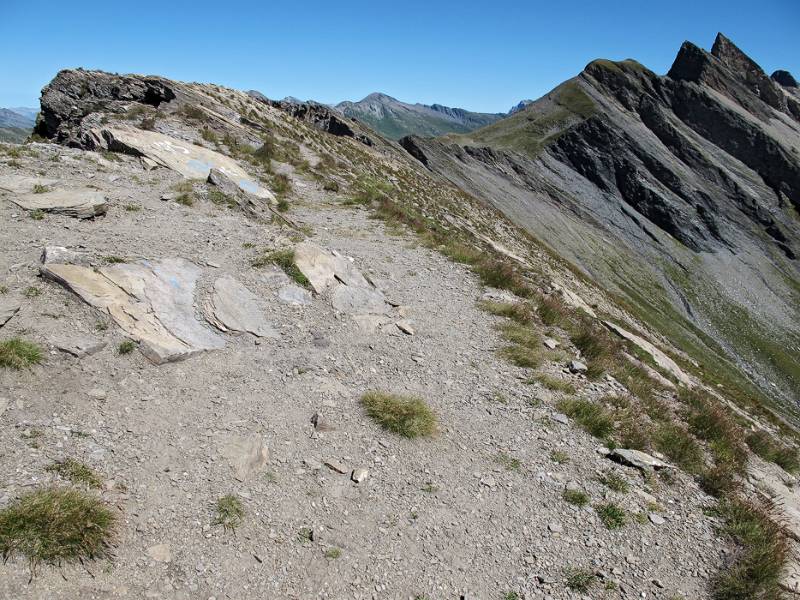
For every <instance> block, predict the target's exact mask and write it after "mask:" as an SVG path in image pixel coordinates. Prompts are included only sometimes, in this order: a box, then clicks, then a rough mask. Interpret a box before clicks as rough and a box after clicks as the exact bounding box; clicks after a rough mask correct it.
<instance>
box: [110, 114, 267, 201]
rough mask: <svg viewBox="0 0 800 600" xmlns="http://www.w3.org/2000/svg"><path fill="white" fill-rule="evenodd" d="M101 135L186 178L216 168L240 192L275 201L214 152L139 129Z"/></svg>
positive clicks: (117, 147) (119, 147) (113, 146)
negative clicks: (240, 190) (236, 186)
mask: <svg viewBox="0 0 800 600" xmlns="http://www.w3.org/2000/svg"><path fill="white" fill-rule="evenodd" d="M101 135H102V137H103V138H105V140H106V141H107V142H108V145H109V148H110V149H112V150H122V151H126V152H129V153H133V154H138V155H141V156H144V157H146V158H148V159H150V160H152V161H153V162H155V163H157V164H159V165H161V166H163V167H167V168H168V169H172V170H173V171H177V172H178V173H180V174H181V175H183V176H184V177H186V178H187V179H207V178H208V175H209V173H210V172H211V169H216V170H217V171H219V172H221V173H223V174H225V175H226V176H227V177H229V178H230V179H231V180H232V181H233V182H234V183H236V185H238V186H239V188H240V189H242V190H243V191H245V192H247V193H249V194H253V195H254V196H257V197H259V198H263V199H265V200H270V201H271V200H274V199H275V196H274V194H273V193H272V192H271V191H269V190H268V189H267V188H265V187H263V186H261V185H260V184H259V183H258V181H257V180H256V179H255V178H253V177H251V176H250V175H248V174H247V172H246V171H245V170H244V169H243V168H242V167H241V166H239V163H237V162H236V161H235V160H233V159H232V158H230V157H228V156H225V155H224V154H220V153H219V152H215V151H214V150H210V149H208V148H203V147H202V146H197V145H195V144H192V143H190V142H185V141H183V140H179V139H176V138H173V137H170V136H168V135H164V134H163V133H158V132H156V131H145V130H141V129H127V128H126V129H122V128H108V129H104V130H103V131H102V132H101Z"/></svg>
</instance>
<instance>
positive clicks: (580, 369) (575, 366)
mask: <svg viewBox="0 0 800 600" xmlns="http://www.w3.org/2000/svg"><path fill="white" fill-rule="evenodd" d="M569 370H570V372H571V373H586V371H588V370H589V367H587V366H586V365H585V364H584V363H582V362H581V361H579V360H573V361H571V362H570V363H569Z"/></svg>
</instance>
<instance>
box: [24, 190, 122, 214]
mask: <svg viewBox="0 0 800 600" xmlns="http://www.w3.org/2000/svg"><path fill="white" fill-rule="evenodd" d="M11 201H12V202H13V203H14V204H16V205H17V206H19V207H20V208H23V209H25V210H41V211H44V212H52V213H58V214H62V215H67V216H69V217H77V218H79V219H90V218H92V217H97V216H99V215H104V214H105V213H106V211H107V210H108V200H106V197H105V196H104V195H103V194H102V193H101V192H98V191H97V190H92V189H89V188H74V189H57V190H53V191H50V192H44V193H41V194H35V193H31V194H24V195H16V196H11Z"/></svg>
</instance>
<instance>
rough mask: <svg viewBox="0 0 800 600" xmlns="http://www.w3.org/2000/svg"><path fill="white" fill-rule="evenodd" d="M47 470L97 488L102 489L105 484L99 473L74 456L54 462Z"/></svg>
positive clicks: (74, 481) (77, 482)
mask: <svg viewBox="0 0 800 600" xmlns="http://www.w3.org/2000/svg"><path fill="white" fill-rule="evenodd" d="M46 470H47V471H50V472H51V473H56V474H58V476H59V477H61V478H62V479H66V480H67V481H70V482H72V483H75V484H79V485H85V486H86V487H90V488H95V489H100V488H101V487H102V486H103V480H102V479H101V478H100V476H99V475H98V474H97V473H95V472H94V471H92V469H91V468H89V467H88V466H86V465H85V464H83V463H82V462H79V461H77V460H75V459H74V458H68V459H66V460H64V461H62V462H57V463H53V464H52V465H50V466H49V467H47V469H46Z"/></svg>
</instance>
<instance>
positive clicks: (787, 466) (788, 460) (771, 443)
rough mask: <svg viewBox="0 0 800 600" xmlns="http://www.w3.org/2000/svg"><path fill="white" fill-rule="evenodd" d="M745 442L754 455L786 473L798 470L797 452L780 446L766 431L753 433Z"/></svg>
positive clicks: (799, 461) (799, 467) (799, 462)
mask: <svg viewBox="0 0 800 600" xmlns="http://www.w3.org/2000/svg"><path fill="white" fill-rule="evenodd" d="M746 441H747V445H748V446H749V447H750V449H751V450H752V451H753V452H754V453H755V454H757V455H758V456H760V457H761V458H763V459H764V460H766V461H769V462H773V463H775V464H776V465H778V466H779V467H780V468H782V469H783V470H784V471H786V472H787V473H796V472H797V471H798V469H800V460H799V459H798V457H797V450H795V449H794V448H791V447H789V446H784V445H782V444H780V443H779V442H777V441H776V440H775V439H774V438H773V437H772V436H771V435H770V434H769V433H767V432H766V431H755V432H753V433H751V434H750V435H748V436H747V438H746Z"/></svg>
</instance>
